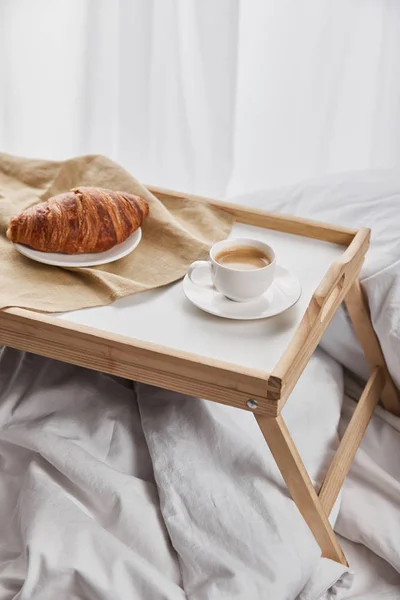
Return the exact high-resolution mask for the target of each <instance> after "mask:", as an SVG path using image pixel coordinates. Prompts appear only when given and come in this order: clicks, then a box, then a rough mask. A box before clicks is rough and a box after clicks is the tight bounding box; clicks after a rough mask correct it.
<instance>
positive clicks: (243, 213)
mask: <svg viewBox="0 0 400 600" xmlns="http://www.w3.org/2000/svg"><path fill="white" fill-rule="evenodd" d="M146 187H147V189H148V190H149V191H150V192H151V193H152V194H154V196H156V197H157V198H159V200H166V199H172V198H176V199H179V198H180V199H182V200H185V199H186V198H188V199H191V200H194V201H196V202H199V203H201V204H211V206H215V207H217V208H220V209H222V210H224V211H226V212H228V213H229V214H231V215H233V216H234V217H235V218H236V220H237V221H240V222H241V223H245V224H246V225H254V226H255V227H263V228H265V229H273V230H275V231H282V232H285V233H292V234H295V235H301V236H303V237H309V238H313V239H317V240H323V241H326V242H333V243H335V244H343V245H345V246H347V245H348V244H350V243H351V241H352V240H353V238H354V236H355V235H356V233H357V230H355V229H349V228H348V227H340V226H338V225H329V224H327V223H321V222H318V221H312V220H310V219H302V218H300V217H294V216H290V215H283V214H280V213H273V212H268V211H266V210H259V209H254V208H246V207H244V206H240V205H239V204H230V203H228V202H222V201H221V200H214V199H213V198H204V197H202V196H194V195H193V194H185V193H182V192H175V191H172V190H165V189H163V188H159V187H155V186H152V185H150V186H148V185H146Z"/></svg>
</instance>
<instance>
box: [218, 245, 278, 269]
mask: <svg viewBox="0 0 400 600" xmlns="http://www.w3.org/2000/svg"><path fill="white" fill-rule="evenodd" d="M215 260H216V261H217V263H218V264H220V265H222V266H225V267H229V268H230V269H236V270H238V271H250V270H252V269H263V268H264V267H266V266H267V265H270V264H271V262H272V261H271V259H270V257H269V256H268V254H267V253H266V252H265V251H264V250H263V249H261V248H256V247H255V246H249V245H245V244H240V245H237V246H228V247H227V248H225V249H223V250H221V251H220V252H218V254H216V256H215Z"/></svg>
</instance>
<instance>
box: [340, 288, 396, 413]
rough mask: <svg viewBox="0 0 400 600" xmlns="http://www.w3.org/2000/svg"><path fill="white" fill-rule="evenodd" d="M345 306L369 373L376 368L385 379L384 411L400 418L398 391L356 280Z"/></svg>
mask: <svg viewBox="0 0 400 600" xmlns="http://www.w3.org/2000/svg"><path fill="white" fill-rule="evenodd" d="M345 304H346V308H347V310H348V313H349V316H350V319H351V321H352V323H353V327H354V330H355V332H356V335H357V337H358V340H359V342H360V344H361V347H362V349H363V350H364V354H365V357H366V359H367V361H368V364H369V367H370V369H371V371H373V370H374V369H375V367H377V366H379V367H381V369H382V372H383V375H384V378H385V385H384V388H383V390H382V396H381V400H382V404H383V406H384V407H385V408H386V410H388V411H389V412H391V413H393V414H394V415H397V416H400V394H399V390H398V389H397V388H396V386H395V384H394V382H393V379H392V378H391V376H390V373H389V371H388V370H387V367H386V362H385V358H384V356H383V352H382V349H381V345H380V343H379V340H378V336H377V335H376V333H375V330H374V328H373V326H372V323H371V316H370V312H369V306H368V300H367V298H366V296H365V294H364V292H363V290H362V287H361V284H360V282H359V280H358V279H357V280H356V281H355V282H354V283H353V285H352V286H351V288H350V289H349V291H348V294H347V296H346V298H345Z"/></svg>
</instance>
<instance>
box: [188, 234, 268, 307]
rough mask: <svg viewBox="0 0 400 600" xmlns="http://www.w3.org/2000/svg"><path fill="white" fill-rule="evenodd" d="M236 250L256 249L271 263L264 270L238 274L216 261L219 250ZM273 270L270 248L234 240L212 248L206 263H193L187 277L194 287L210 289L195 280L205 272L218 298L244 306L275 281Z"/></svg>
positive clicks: (254, 242)
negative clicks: (218, 295)
mask: <svg viewBox="0 0 400 600" xmlns="http://www.w3.org/2000/svg"><path fill="white" fill-rule="evenodd" d="M238 246H252V247H254V248H257V249H259V250H261V251H262V252H264V253H265V254H266V255H267V256H268V258H269V259H270V261H271V262H270V263H269V264H267V265H265V267H260V268H255V269H243V270H241V269H238V268H236V267H235V268H232V267H229V265H227V264H220V263H219V262H217V261H216V256H218V255H219V254H220V253H221V251H222V250H227V249H229V248H235V247H238ZM275 266H276V256H275V252H274V250H273V249H272V248H271V246H269V245H268V244H266V243H265V242H261V241H259V240H254V239H251V238H236V239H232V240H231V239H229V240H223V241H222V242H218V243H217V244H214V246H213V247H212V248H211V250H210V258H209V260H196V261H195V262H194V263H192V264H191V265H190V267H189V270H188V277H189V279H190V280H191V282H192V283H194V284H195V285H200V286H205V287H209V286H210V285H211V284H207V283H204V280H200V279H198V278H196V277H195V274H196V271H198V270H200V269H202V270H207V271H208V272H209V274H210V276H211V280H212V284H213V287H215V288H216V289H217V290H218V291H219V292H221V294H223V295H224V296H226V297H227V298H229V299H230V300H235V301H236V302H247V301H249V300H254V299H255V298H258V297H259V296H261V295H262V294H264V293H265V292H266V291H267V289H268V288H269V287H270V285H271V284H272V282H273V280H274V275H275Z"/></svg>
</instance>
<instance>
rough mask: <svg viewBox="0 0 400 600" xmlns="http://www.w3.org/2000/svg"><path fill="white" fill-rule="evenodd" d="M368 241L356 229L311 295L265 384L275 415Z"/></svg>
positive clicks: (365, 234) (346, 287)
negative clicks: (274, 401)
mask: <svg viewBox="0 0 400 600" xmlns="http://www.w3.org/2000/svg"><path fill="white" fill-rule="evenodd" d="M369 238H370V230H369V229H367V228H362V229H360V230H359V231H358V233H357V235H356V236H355V238H354V240H353V241H352V243H351V244H350V246H349V247H348V248H347V249H346V251H345V252H344V254H343V255H342V257H340V259H338V260H337V261H335V262H334V263H332V265H331V267H330V268H329V270H328V272H327V274H326V275H325V277H324V278H323V280H322V282H321V283H320V285H319V286H318V288H317V289H316V291H315V292H314V294H313V297H312V299H311V301H310V304H309V305H308V307H307V310H306V312H305V314H304V316H303V318H302V320H301V322H300V325H299V326H298V328H297V330H296V332H295V334H294V335H293V337H292V339H291V341H290V343H289V345H288V346H287V348H286V350H285V352H284V353H283V355H282V357H281V359H280V361H279V362H278V364H277V365H276V367H275V368H274V369H273V371H272V373H271V376H270V380H269V386H268V390H269V391H268V398H269V399H270V400H279V412H280V411H281V410H282V408H283V406H284V404H285V402H286V401H287V399H288V397H289V395H290V393H291V391H292V390H293V388H294V386H295V385H296V383H297V381H298V379H299V377H300V375H301V374H302V372H303V371H304V368H305V366H306V365H307V363H308V361H309V360H310V358H311V356H312V354H313V352H314V350H315V348H316V347H317V345H318V344H319V342H320V340H321V338H322V336H323V334H324V332H325V331H326V329H327V327H328V325H329V323H330V322H331V320H332V318H333V316H334V314H335V312H336V311H337V309H338V307H339V305H340V304H341V302H342V301H343V299H344V297H345V296H346V294H347V292H348V291H349V289H350V287H351V286H352V284H353V282H354V281H355V279H356V278H357V277H358V274H359V272H360V270H361V266H362V264H363V261H364V256H365V253H366V251H367V249H368V245H369ZM279 382H280V386H279ZM279 388H280V389H279ZM277 389H279V395H278V394H277V393H276V390H277Z"/></svg>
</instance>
